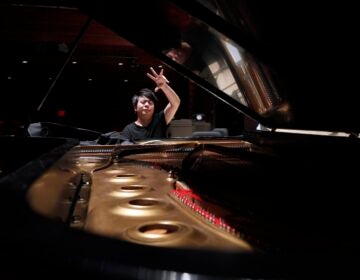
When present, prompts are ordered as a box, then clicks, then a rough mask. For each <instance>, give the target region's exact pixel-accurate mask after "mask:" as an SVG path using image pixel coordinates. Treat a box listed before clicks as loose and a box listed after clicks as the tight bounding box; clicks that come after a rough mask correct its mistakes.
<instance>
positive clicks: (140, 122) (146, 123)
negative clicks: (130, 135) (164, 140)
mask: <svg viewBox="0 0 360 280" xmlns="http://www.w3.org/2000/svg"><path fill="white" fill-rule="evenodd" d="M151 121H152V119H141V118H138V119H137V120H136V121H135V124H137V125H138V126H143V127H147V126H149V124H150V123H151Z"/></svg>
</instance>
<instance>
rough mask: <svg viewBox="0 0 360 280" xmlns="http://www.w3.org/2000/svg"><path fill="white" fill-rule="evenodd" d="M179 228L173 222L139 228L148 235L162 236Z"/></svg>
mask: <svg viewBox="0 0 360 280" xmlns="http://www.w3.org/2000/svg"><path fill="white" fill-rule="evenodd" d="M178 230H179V227H178V226H176V225H171V224H150V225H145V226H142V227H140V228H139V231H140V232H141V233H144V234H146V235H154V236H162V235H167V234H171V233H174V232H176V231H178Z"/></svg>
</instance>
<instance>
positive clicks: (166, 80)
mask: <svg viewBox="0 0 360 280" xmlns="http://www.w3.org/2000/svg"><path fill="white" fill-rule="evenodd" d="M162 77H163V79H164V80H165V82H167V83H170V82H169V80H168V79H166V77H165V76H164V75H162Z"/></svg>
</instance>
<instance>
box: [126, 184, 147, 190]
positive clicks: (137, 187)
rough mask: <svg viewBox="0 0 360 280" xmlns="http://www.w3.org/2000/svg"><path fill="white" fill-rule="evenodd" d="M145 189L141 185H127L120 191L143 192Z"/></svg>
mask: <svg viewBox="0 0 360 280" xmlns="http://www.w3.org/2000/svg"><path fill="white" fill-rule="evenodd" d="M145 188H146V187H145V186H141V185H128V186H122V187H121V188H120V190H122V191H141V190H144V189H145Z"/></svg>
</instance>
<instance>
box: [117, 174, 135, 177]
mask: <svg viewBox="0 0 360 280" xmlns="http://www.w3.org/2000/svg"><path fill="white" fill-rule="evenodd" d="M135 176H136V174H118V175H116V177H117V178H128V177H129V178H130V177H135Z"/></svg>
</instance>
